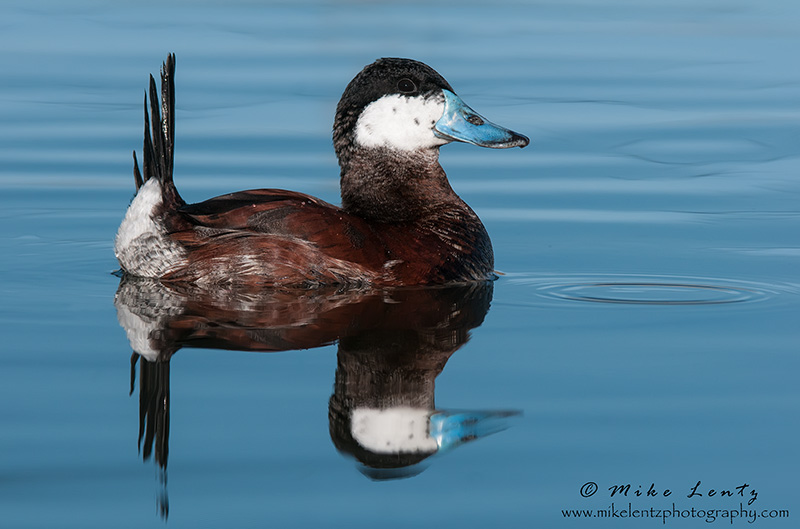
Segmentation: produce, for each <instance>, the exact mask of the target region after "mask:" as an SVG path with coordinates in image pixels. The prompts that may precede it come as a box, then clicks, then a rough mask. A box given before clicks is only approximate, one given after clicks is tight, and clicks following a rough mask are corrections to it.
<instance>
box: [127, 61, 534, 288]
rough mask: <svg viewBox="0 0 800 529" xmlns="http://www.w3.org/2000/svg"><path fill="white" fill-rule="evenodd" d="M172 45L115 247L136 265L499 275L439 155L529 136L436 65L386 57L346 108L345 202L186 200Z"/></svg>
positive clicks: (261, 193)
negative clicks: (462, 94) (178, 161)
mask: <svg viewBox="0 0 800 529" xmlns="http://www.w3.org/2000/svg"><path fill="white" fill-rule="evenodd" d="M174 86H175V56H174V55H170V56H168V57H167V60H166V62H165V63H164V64H163V66H162V69H161V108H160V109H159V105H158V93H157V89H156V83H155V80H154V79H153V77H152V76H150V112H149V113H150V115H151V116H152V136H151V132H150V121H151V119H150V117H149V116H148V110H147V106H148V105H147V97H145V137H144V152H143V164H142V172H141V173H140V172H139V164H138V161H137V159H136V153H135V152H134V170H133V172H134V179H135V182H136V196H135V197H134V199H133V201H132V202H131V204H130V206H129V207H128V211H127V213H126V215H125V219H124V220H123V221H122V225H121V226H120V227H119V231H118V232H117V237H116V241H115V245H114V251H115V254H116V256H117V259H118V260H119V263H120V264H121V265H122V269H123V271H124V272H125V273H127V274H130V275H134V276H141V277H151V278H158V279H160V280H161V281H169V282H173V281H177V282H191V283H198V284H208V285H213V284H224V283H234V284H252V285H263V286H298V287H316V286H320V285H343V286H347V287H363V286H403V285H435V284H445V283H455V282H469V281H485V280H488V279H492V278H493V269H494V256H493V253H492V245H491V242H490V240H489V235H488V234H487V233H486V229H485V228H484V226H483V224H482V223H481V221H480V219H479V218H478V216H477V215H476V214H475V212H474V211H472V209H470V207H469V206H468V205H467V204H466V203H465V202H464V201H463V200H461V198H459V197H458V195H456V193H455V192H454V191H453V189H452V188H451V187H450V184H449V182H448V181H447V176H446V175H445V173H444V170H443V169H442V167H441V165H439V147H441V146H442V145H445V144H447V143H449V142H451V141H462V142H467V143H472V144H474V145H478V146H481V147H491V148H495V149H505V148H509V147H525V146H526V145H528V143H529V140H528V138H526V137H525V136H523V135H521V134H517V133H516V132H513V131H510V130H507V129H505V128H502V127H499V126H497V125H494V124H493V123H490V122H489V121H487V120H486V119H484V118H483V117H481V116H480V115H478V114H477V113H476V112H475V111H474V110H472V109H471V108H469V107H468V106H467V105H466V104H465V103H464V102H463V101H462V100H461V99H460V98H459V97H458V96H457V95H456V94H455V92H454V90H453V88H452V87H451V86H450V85H449V84H448V83H447V81H445V80H444V78H443V77H442V76H441V75H439V74H438V73H436V72H435V71H434V70H433V69H432V68H430V67H429V66H427V65H425V64H423V63H421V62H417V61H414V60H410V59H396V58H390V59H379V60H378V61H375V62H374V63H372V64H370V65H369V66H367V67H365V68H364V69H363V70H362V71H361V72H360V73H359V74H358V75H357V76H356V77H355V78H354V79H353V80H352V81H351V82H350V84H348V85H347V88H346V89H345V91H344V94H343V95H342V98H341V100H340V101H339V104H338V106H337V108H336V118H335V121H334V126H333V145H334V148H335V150H336V155H337V157H338V159H339V166H340V168H341V180H340V185H341V196H342V206H341V207H337V206H333V205H331V204H328V203H326V202H323V201H322V200H319V199H317V198H314V197H312V196H309V195H305V194H302V193H297V192H294V191H283V190H277V189H258V190H252V191H240V192H237V193H231V194H228V195H223V196H220V197H216V198H212V199H210V200H206V201H205V202H199V203H197V204H186V203H185V202H184V200H183V199H182V198H181V196H180V194H179V193H178V190H177V189H176V187H175V185H174V183H173V180H172V166H173V142H174V134H175V91H174Z"/></svg>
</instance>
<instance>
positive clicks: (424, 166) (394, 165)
mask: <svg viewBox="0 0 800 529" xmlns="http://www.w3.org/2000/svg"><path fill="white" fill-rule="evenodd" d="M341 192H342V207H343V208H344V210H345V211H347V212H348V213H353V214H355V215H358V216H360V217H363V218H365V219H368V220H372V221H377V222H410V221H415V220H420V219H424V218H425V217H427V216H428V215H430V214H431V213H432V212H433V211H435V210H436V209H438V208H440V207H441V206H443V205H449V206H456V207H459V206H464V207H466V204H464V202H463V201H462V200H461V199H460V198H459V197H458V195H456V193H455V192H454V191H453V189H452V188H451V187H450V183H449V182H448V181H447V175H445V172H444V169H442V166H441V165H439V150H438V149H428V150H425V151H416V152H410V153H406V152H403V151H396V150H392V149H374V148H373V149H357V150H355V151H354V152H352V153H351V155H350V156H349V157H348V159H347V160H346V162H344V163H342V173H341Z"/></svg>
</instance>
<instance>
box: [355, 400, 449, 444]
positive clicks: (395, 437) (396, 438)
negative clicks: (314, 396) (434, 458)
mask: <svg viewBox="0 0 800 529" xmlns="http://www.w3.org/2000/svg"><path fill="white" fill-rule="evenodd" d="M430 414H431V411H430V410H424V409H418V408H406V407H397V408H387V409H376V408H356V409H354V410H353V412H352V415H351V416H350V433H351V434H352V435H353V439H355V440H356V442H358V444H360V445H361V446H363V447H364V448H366V449H367V450H369V451H371V452H375V453H378V454H400V453H411V454H413V453H433V452H435V451H436V450H438V448H439V445H438V444H437V443H436V440H435V439H433V438H431V436H430V435H429V434H428V419H429V418H430Z"/></svg>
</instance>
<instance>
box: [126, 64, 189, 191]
mask: <svg viewBox="0 0 800 529" xmlns="http://www.w3.org/2000/svg"><path fill="white" fill-rule="evenodd" d="M148 88H149V99H150V101H149V103H150V104H149V107H150V108H149V111H148V93H145V97H144V145H143V149H142V151H143V159H142V173H139V164H138V161H137V159H136V152H134V153H133V178H134V181H135V183H136V189H137V190H138V189H139V188H140V187H141V186H142V185H144V183H145V182H147V181H148V180H150V179H151V178H155V179H157V180H158V181H159V182H161V191H162V194H163V198H164V201H165V203H168V204H173V205H176V206H179V205H183V204H184V202H183V199H182V198H181V196H180V194H178V190H177V189H176V188H175V184H174V183H173V180H172V169H173V160H174V150H175V54H173V53H171V54H169V55H168V56H167V60H166V61H165V62H164V63H163V64H162V66H161V97H160V98H159V94H158V90H157V88H156V81H155V79H154V78H153V76H152V75H151V76H150V85H149V87H148ZM159 99H160V102H161V104H160V106H159ZM151 116H152V123H151V119H150V118H151ZM151 130H152V133H151Z"/></svg>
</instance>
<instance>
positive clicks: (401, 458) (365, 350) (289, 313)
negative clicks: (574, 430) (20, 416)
mask: <svg viewBox="0 0 800 529" xmlns="http://www.w3.org/2000/svg"><path fill="white" fill-rule="evenodd" d="M491 298H492V284H491V283H490V282H486V283H480V284H471V285H466V286H454V287H439V288H406V289H394V290H380V291H374V290H370V291H363V292H361V291H359V292H338V291H336V290H313V291H285V290H266V289H265V290H255V291H254V290H241V289H235V288H229V289H220V288H215V289H213V290H204V289H201V288H197V287H186V286H183V287H176V286H165V285H162V284H161V283H158V282H157V281H151V280H139V279H130V278H123V279H122V281H121V283H120V286H119V289H118V291H117V295H116V298H115V305H116V308H117V315H118V318H119V321H120V324H121V325H122V326H123V327H124V328H125V331H126V333H127V335H128V339H129V341H130V343H131V347H132V348H133V350H134V355H133V357H132V363H131V369H132V371H131V391H133V387H134V384H135V382H134V379H135V365H136V363H137V361H138V364H139V402H140V411H139V446H140V450H141V451H142V453H143V456H144V458H145V459H148V458H149V457H150V455H151V454H153V455H154V459H155V461H156V462H157V464H158V465H159V467H160V468H161V469H162V475H163V480H164V483H166V467H167V456H168V452H169V448H168V441H169V360H170V358H171V356H172V355H173V354H175V353H176V352H177V351H178V350H180V349H181V348H183V347H204V348H219V349H236V350H245V351H285V350H291V349H308V348H311V347H319V346H323V345H328V344H331V343H334V342H338V357H337V360H338V361H337V367H336V375H335V383H334V392H333V395H332V396H331V398H330V402H329V413H328V417H329V428H330V434H331V439H332V441H333V443H334V445H335V446H336V448H337V449H338V450H339V451H340V452H343V453H346V454H349V455H352V456H353V457H355V459H356V460H357V461H358V462H359V468H360V470H361V471H362V472H363V473H364V474H366V475H367V476H369V477H370V478H373V479H391V478H398V477H406V476H410V475H414V474H416V473H418V472H420V471H421V470H422V469H423V468H424V461H425V460H426V459H427V458H429V457H430V456H431V455H433V454H436V453H437V452H440V451H442V450H444V449H447V448H451V447H454V446H458V445H459V444H462V443H464V442H466V441H469V440H473V439H478V438H480V437H482V436H485V435H488V434H490V433H494V432H497V431H499V430H502V429H504V428H505V427H506V426H507V419H508V417H509V416H510V415H513V414H514V412H510V411H459V412H451V411H445V410H437V409H436V407H435V403H434V381H435V378H436V377H437V376H438V375H439V373H441V371H442V369H444V366H445V364H446V363H447V360H448V359H449V358H450V356H451V355H452V354H453V353H454V352H455V351H456V350H457V349H459V348H460V347H461V346H462V345H464V344H465V343H466V342H467V340H468V339H469V331H470V330H471V329H474V328H475V327H478V326H479V325H480V324H481V323H482V322H483V319H484V317H485V315H486V313H487V311H488V310H489V305H490V302H491ZM164 490H165V489H164ZM160 505H161V509H162V513H163V514H164V515H166V512H167V502H166V493H165V492H164V493H163V497H162V499H161V500H160Z"/></svg>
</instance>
